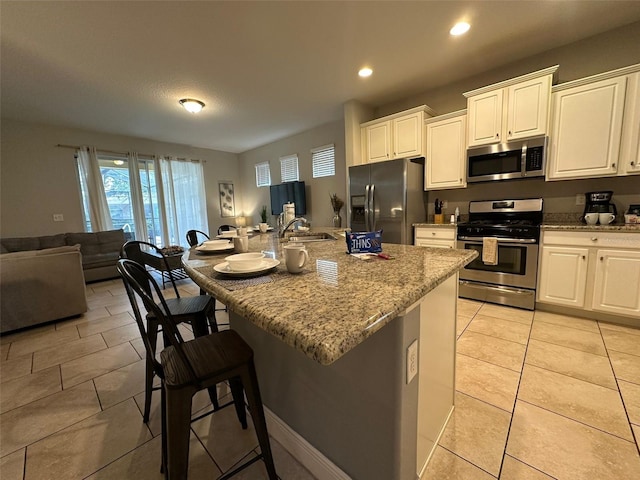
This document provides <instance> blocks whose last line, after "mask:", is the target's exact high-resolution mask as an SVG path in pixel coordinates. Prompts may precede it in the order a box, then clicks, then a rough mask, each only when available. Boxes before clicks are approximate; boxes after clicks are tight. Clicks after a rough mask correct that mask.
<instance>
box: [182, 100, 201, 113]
mask: <svg viewBox="0 0 640 480" xmlns="http://www.w3.org/2000/svg"><path fill="white" fill-rule="evenodd" d="M180 105H182V106H183V107H184V109H185V110H186V111H187V112H190V113H198V112H199V111H200V110H202V109H203V108H204V102H201V101H200V100H195V99H193V98H183V99H181V100H180Z"/></svg>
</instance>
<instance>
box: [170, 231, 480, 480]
mask: <svg viewBox="0 0 640 480" xmlns="http://www.w3.org/2000/svg"><path fill="white" fill-rule="evenodd" d="M282 245H283V244H282V242H281V240H280V239H279V238H278V237H277V235H272V234H260V235H256V236H254V237H253V238H252V239H251V240H250V251H262V252H265V254H266V255H267V256H272V257H273V258H275V259H279V260H282ZM383 246H384V252H385V253H386V254H388V255H390V256H391V259H388V260H387V259H381V258H378V257H375V258H371V259H368V260H361V259H358V258H355V257H354V256H351V255H347V254H346V253H345V243H344V238H341V239H339V240H329V241H324V242H313V243H311V242H310V243H308V244H307V249H308V252H309V257H310V262H308V263H307V265H306V266H305V270H304V271H303V272H302V273H301V274H297V275H294V274H289V273H287V270H286V268H284V265H283V264H281V265H280V266H278V267H277V268H276V269H275V271H273V272H272V273H270V274H269V276H268V277H261V280H260V281H258V282H255V284H251V285H248V284H249V283H250V282H246V281H243V280H242V279H240V280H239V281H238V284H237V286H230V283H229V282H230V280H229V279H225V278H224V275H222V274H220V273H217V272H216V271H215V270H214V268H213V267H214V266H215V265H218V264H221V263H222V262H223V261H224V255H206V254H201V253H199V252H197V251H195V249H191V250H189V251H188V252H185V254H184V255H183V258H182V261H183V264H184V267H185V270H186V272H187V273H188V274H189V276H190V277H191V278H192V279H193V280H194V281H195V282H196V283H197V284H198V285H199V286H200V287H201V288H202V289H203V290H205V291H207V292H208V293H210V294H211V295H213V296H215V297H216V298H217V299H218V300H220V301H221V302H223V303H224V304H225V305H227V306H228V308H229V318H230V324H231V328H233V329H234V330H236V331H238V332H239V333H240V335H241V336H242V337H243V338H244V339H245V340H246V341H247V342H248V343H249V345H251V347H252V348H253V350H254V352H255V363H256V369H257V372H258V378H259V382H260V389H261V392H262V400H263V403H264V405H265V408H266V409H267V415H268V417H269V419H270V421H269V431H270V434H271V435H272V436H273V437H274V438H275V439H276V440H278V441H280V443H282V444H283V445H284V446H285V448H287V449H288V450H289V451H290V452H292V453H293V455H294V456H295V457H296V458H297V459H298V460H299V461H300V462H301V463H302V464H303V465H305V466H306V467H307V468H308V469H309V470H310V471H311V473H313V474H314V475H315V476H317V477H318V478H353V479H363V480H364V479H366V480H373V479H381V480H391V479H397V480H409V479H411V480H413V479H417V478H419V477H420V475H421V473H422V471H423V469H424V467H425V466H426V464H427V462H428V460H429V458H430V456H431V454H432V452H433V449H434V448H435V445H436V443H437V440H438V438H439V436H440V434H441V432H442V430H443V428H444V426H445V425H446V422H447V420H448V418H449V416H450V414H451V412H452V410H453V399H454V389H455V332H456V328H455V323H456V322H455V320H456V299H457V285H458V282H457V272H458V271H459V270H460V269H461V268H463V267H464V266H465V265H466V264H468V263H469V262H470V261H471V260H473V258H475V257H476V256H477V252H475V251H467V250H454V249H435V248H425V247H414V246H409V245H391V244H384V245H383ZM251 283H253V282H251ZM229 288H231V289H229ZM276 466H277V465H276Z"/></svg>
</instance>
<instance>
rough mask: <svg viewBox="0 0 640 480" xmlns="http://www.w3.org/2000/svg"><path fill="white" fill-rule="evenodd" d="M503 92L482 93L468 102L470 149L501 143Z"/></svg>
mask: <svg viewBox="0 0 640 480" xmlns="http://www.w3.org/2000/svg"><path fill="white" fill-rule="evenodd" d="M503 97H504V95H503V91H502V90H495V91H492V92H487V93H482V94H480V95H476V96H474V97H471V98H469V99H468V100H467V110H468V111H469V138H468V143H469V146H470V147H475V146H478V145H487V144H490V143H500V142H501V140H502V139H501V135H500V132H501V131H502V99H503Z"/></svg>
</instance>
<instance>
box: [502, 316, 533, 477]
mask: <svg viewBox="0 0 640 480" xmlns="http://www.w3.org/2000/svg"><path fill="white" fill-rule="evenodd" d="M533 322H535V313H534V314H533V316H532V317H531V324H530V325H529V333H528V335H527V344H526V345H525V348H524V355H523V357H522V368H521V369H520V375H519V377H518V386H517V387H516V393H515V395H514V397H513V408H512V409H511V416H510V418H509V428H507V437H506V438H505V442H504V450H503V451H502V459H501V460H500V468H499V469H498V477H497V478H500V475H501V474H502V468H503V467H504V459H505V457H506V455H507V445H509V435H511V426H512V425H513V417H514V415H515V413H516V404H517V403H518V393H519V392H520V383H521V382H522V374H523V372H524V364H525V361H526V360H527V352H528V350H529V341H530V340H531V332H532V331H533Z"/></svg>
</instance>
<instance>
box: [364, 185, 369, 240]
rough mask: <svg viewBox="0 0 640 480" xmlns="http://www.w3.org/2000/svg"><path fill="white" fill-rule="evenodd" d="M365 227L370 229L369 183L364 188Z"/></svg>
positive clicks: (366, 229) (367, 229)
mask: <svg viewBox="0 0 640 480" xmlns="http://www.w3.org/2000/svg"><path fill="white" fill-rule="evenodd" d="M364 229H365V231H367V232H368V231H369V185H367V186H366V187H365V189H364Z"/></svg>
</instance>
